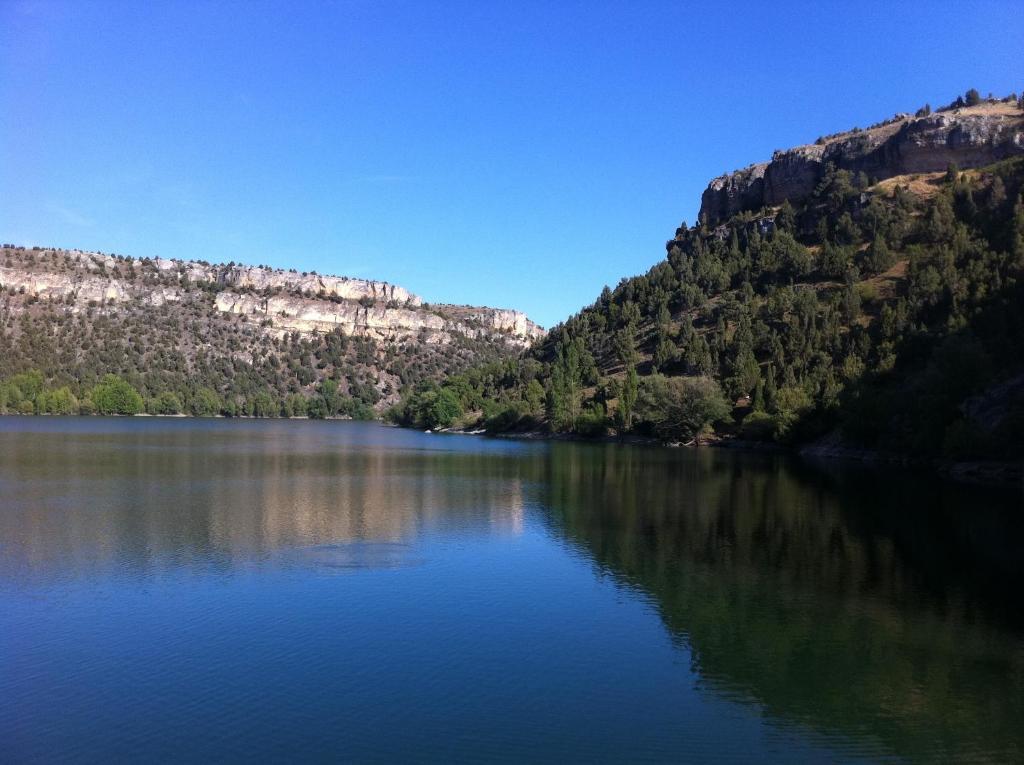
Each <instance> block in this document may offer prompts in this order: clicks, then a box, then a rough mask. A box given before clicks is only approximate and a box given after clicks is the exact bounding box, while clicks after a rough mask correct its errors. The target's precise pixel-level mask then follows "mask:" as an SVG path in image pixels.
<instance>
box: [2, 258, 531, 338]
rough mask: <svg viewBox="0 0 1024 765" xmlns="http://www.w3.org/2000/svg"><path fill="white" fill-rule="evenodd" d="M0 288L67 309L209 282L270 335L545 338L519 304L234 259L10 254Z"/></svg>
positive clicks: (151, 300)
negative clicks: (455, 300)
mask: <svg viewBox="0 0 1024 765" xmlns="http://www.w3.org/2000/svg"><path fill="white" fill-rule="evenodd" d="M12 252H20V253H21V254H22V255H26V256H27V255H28V253H29V251H25V250H12ZM55 255H56V258H55ZM29 260H30V261H31V262H29ZM55 264H59V266H58V265H55ZM126 264H127V265H126ZM126 270H127V271H128V272H129V274H130V275H127V276H126V274H125V271H126ZM131 274H133V275H134V276H132V275H131ZM0 286H2V287H4V288H6V289H9V290H14V291H23V292H24V293H25V294H28V295H31V296H34V297H36V298H38V299H40V300H50V301H60V302H62V303H65V304H67V305H69V306H71V307H72V308H73V309H80V308H82V307H85V306H87V305H89V304H90V303H91V304H94V305H95V304H105V305H109V304H111V303H113V304H115V305H116V304H118V303H124V302H129V301H140V302H142V303H145V304H148V305H163V304H164V303H168V302H176V301H180V300H182V299H184V298H185V297H186V296H187V294H188V293H189V291H191V290H197V289H200V288H204V289H211V290H213V291H215V297H214V305H215V306H216V308H217V309H218V310H220V311H223V312H225V313H232V314H238V315H241V316H244V317H246V318H247V319H249V320H252V321H255V322H258V323H260V324H261V325H262V326H263V327H265V328H266V329H268V330H269V331H272V332H275V333H278V334H279V333H282V332H299V333H301V334H309V333H312V332H323V331H330V330H332V329H338V328H340V329H342V330H344V331H345V332H346V334H350V335H365V336H369V337H373V338H374V339H377V340H385V339H401V338H405V337H411V336H417V337H418V338H419V339H420V340H422V341H423V342H427V343H432V344H444V343H448V342H452V341H453V337H454V335H456V334H461V335H464V336H467V337H473V338H477V339H487V338H488V337H491V336H495V337H496V339H497V336H500V339H501V341H502V342H503V343H507V344H509V345H513V346H518V347H526V346H528V345H529V344H530V343H531V342H532V341H533V340H535V339H537V338H539V337H543V336H544V330H543V329H542V328H541V327H539V326H538V325H536V324H534V323H533V322H532V321H530V320H529V318H527V317H526V315H525V314H524V313H522V312H521V311H514V310H509V309H500V308H486V307H475V306H456V305H446V304H441V305H432V306H426V305H425V304H424V302H423V300H422V299H421V298H420V297H419V296H418V295H414V294H412V293H411V292H409V291H408V290H405V289H403V288H402V287H399V286H397V285H394V284H388V283H387V282H378V281H369V280H364V279H349V278H346V277H337V276H320V275H318V274H313V273H306V274H301V273H298V272H295V271H282V270H275V269H269V268H262V267H254V266H236V265H233V264H232V265H227V266H217V265H209V264H206V263H201V262H197V261H178V260H163V259H157V260H135V259H128V260H127V261H126V260H125V259H119V258H116V257H114V256H112V255H104V254H101V253H94V252H82V251H78V250H38V251H35V252H34V253H32V256H31V258H30V259H29V258H27V257H18V258H17V260H16V261H12V262H11V264H10V265H0Z"/></svg>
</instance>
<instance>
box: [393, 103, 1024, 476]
mask: <svg viewBox="0 0 1024 765" xmlns="http://www.w3.org/2000/svg"><path fill="white" fill-rule="evenodd" d="M972 99H973V100H974V101H975V102H977V101H978V100H980V99H979V97H978V96H977V93H976V92H973V91H972V92H971V93H969V94H968V102H970V101H971V100H972ZM992 104H993V105H992V106H988V107H986V108H988V110H989V112H991V113H995V114H996V116H995V117H993V118H992V119H995V120H1003V122H1000V123H999V124H1000V130H1001V131H1002V132H1001V133H1000V135H1001V136H1002V137H1001V138H1000V139H999V140H1001V141H1003V140H1004V139H1005V138H1006V136H1007V135H1009V143H1003V144H1000V147H1001V148H1000V151H1004V150H1005V151H1008V152H1011V153H1012V152H1013V151H1016V152H1017V153H1018V154H1020V153H1022V152H1024V145H1022V144H1021V141H1020V136H1021V133H1020V132H1019V131H1020V121H1019V116H1018V117H1015V116H1013V115H1014V114H1016V115H1019V114H1020V112H1019V109H1020V106H1019V104H1018V102H1017V100H1016V97H1013V98H1012V99H1010V98H1008V99H1005V100H1004V101H1002V102H994V101H993V102H992ZM964 105H970V104H969V103H968V104H965V103H964V100H963V99H961V100H960V105H957V104H954V105H952V106H951V107H949V109H955V110H956V111H955V112H951V114H955V115H959V114H960V111H959V108H960V106H964ZM982 106H983V107H984V106H985V105H984V104H983V105H982ZM928 111H929V112H930V109H929V110H928ZM977 111H979V112H981V111H982V107H979V108H978V110H977ZM965 113H968V114H970V113H971V112H970V110H969V109H968V110H966V111H965ZM986 114H988V112H986ZM919 118H920V113H919ZM901 119H903V120H904V122H905V123H907V124H910V125H911V126H912V125H913V124H915V122H914V118H912V117H906V116H904V117H901ZM944 119H945V118H944ZM957 119H959V118H958V117H955V116H954V117H950V119H949V120H945V122H944V123H943V124H944V125H945V127H944V129H946V130H947V133H948V134H950V135H952V136H953V137H952V138H949V139H948V140H949V141H950V143H949V144H948V145H949V146H953V147H954V148H956V147H957V146H959V145H961V144H957V143H956V141H958V140H960V139H959V138H956V133H955V130H956V126H955V125H954V129H953V132H952V133H950V131H949V130H948V126H949V124H953V123H955V122H956V120H957ZM986 119H988V117H986ZM950 120H952V123H951V122H950ZM907 129H908V130H909V128H907ZM878 130H889V131H890V133H889V134H892V129H891V128H890V127H889V126H888V123H883V125H882V127H879V128H878ZM1007 130H1009V133H1007ZM1013 131H1017V132H1016V133H1014V132H1013ZM1014 136H1016V137H1014ZM820 140H821V141H822V142H824V141H825V140H826V139H820ZM830 140H831V139H830ZM851 140H853V139H851ZM865 140H866V139H865ZM984 140H987V139H986V138H984V137H983V138H982V139H980V140H979V143H978V144H977V145H976V146H972V147H971V153H969V154H968V153H965V154H964V155H963V156H965V157H968V159H970V160H971V161H976V162H979V163H980V162H984V161H985V159H986V155H985V153H984V151H982V150H979V148H978V147H979V146H980V147H981V149H983V148H984V145H985V144H984V143H983V142H984ZM862 143H863V142H862ZM858 145H861V144H858ZM1007 147H1008V148H1007ZM1014 147H1016V149H1015V148H1014ZM883 148H884V147H883ZM825 156H828V155H827V154H825ZM871 156H872V157H873V159H872V160H871V161H873V162H882V161H883V160H882V159H878V157H876V156H875V155H871ZM840 161H842V158H840ZM858 161H860V160H858ZM915 161H920V160H915ZM817 172H819V174H818V176H817V178H816V180H815V182H814V183H813V184H812V186H811V190H810V192H809V193H807V194H806V195H801V196H800V197H799V198H794V199H792V200H791V199H789V198H786V199H784V200H783V201H782V202H781V203H780V204H777V205H773V206H762V207H759V208H756V209H741V210H740V211H738V212H733V213H732V214H730V215H729V216H728V217H727V218H725V219H724V220H715V222H714V225H712V224H710V223H708V222H707V218H706V217H705V218H704V219H703V220H702V221H701V222H700V223H699V224H698V225H696V226H693V227H690V226H687V225H685V224H684V225H682V226H681V227H680V228H679V229H678V230H677V231H676V234H675V236H674V237H673V239H672V240H671V241H669V242H668V243H667V256H666V258H665V259H664V260H663V261H661V262H660V263H658V264H657V265H655V266H654V267H653V268H652V269H651V270H650V271H649V272H647V273H646V274H644V275H642V276H637V277H634V278H631V279H625V280H623V281H622V282H620V283H619V285H618V286H617V287H615V288H614V289H609V288H605V289H604V291H603V292H602V293H601V295H600V296H599V297H598V299H597V300H596V301H595V302H594V303H593V304H592V305H591V306H589V307H587V308H585V309H583V310H582V311H580V312H579V313H578V314H576V315H574V316H573V317H571V318H570V319H568V320H567V321H565V322H564V323H563V324H561V325H559V326H557V327H555V328H554V329H553V330H552V331H551V332H550V333H549V334H548V336H547V337H546V338H545V339H544V340H543V341H542V342H541V343H540V344H538V345H537V346H536V347H535V348H534V349H533V350H531V351H529V352H528V353H526V354H525V355H524V356H523V357H521V358H519V359H514V360H506V361H504V362H502V363H498V364H491V365H487V366H484V367H481V368H477V369H473V370H471V371H469V372H467V373H465V374H462V375H458V376H455V377H453V378H450V379H449V380H448V381H447V382H445V383H444V384H443V385H441V386H437V385H433V384H425V385H422V386H421V387H420V389H419V391H418V392H417V393H416V394H415V395H413V396H410V397H408V398H407V399H406V400H405V401H404V402H403V404H402V405H401V406H400V407H398V408H397V409H396V410H395V411H394V412H393V416H394V417H395V418H396V419H397V420H398V421H400V422H404V423H407V424H415V425H417V426H421V427H444V426H449V425H457V426H463V427H486V428H487V429H488V430H491V431H507V430H548V431H551V432H571V433H577V434H582V435H601V434H606V433H609V432H617V433H620V434H621V433H628V432H634V433H638V434H645V435H649V436H654V437H658V438H660V439H662V440H665V441H684V442H685V441H690V440H692V439H694V438H700V437H704V436H710V435H712V434H714V435H716V436H729V437H739V438H743V439H751V440H765V441H777V442H786V443H802V442H807V441H811V440H815V439H819V438H822V437H825V436H829V437H830V438H831V439H832V440H833V441H841V442H842V443H844V444H847V445H859V446H865V447H871V448H875V449H880V450H884V451H892V452H898V453H903V454H915V455H922V456H927V457H951V458H965V457H982V458H984V457H996V458H1005V457H1008V456H1011V455H1022V454H1024V198H1022V189H1024V158H1022V157H1019V156H1018V157H1016V158H1010V159H1005V160H1002V161H998V162H995V163H992V164H986V165H983V166H978V167H972V168H970V169H964V168H957V167H956V166H954V165H950V166H949V167H948V168H947V169H946V170H945V171H939V172H922V173H912V174H902V175H899V174H897V175H893V174H892V173H883V175H884V176H889V177H886V178H885V179H884V180H881V181H880V180H879V179H878V178H877V177H871V176H870V175H868V174H867V173H866V172H863V171H860V172H853V171H851V170H848V169H845V168H843V167H839V166H837V165H836V164H835V163H832V162H826V163H824V164H822V166H821V167H820V171H817ZM716 193H717V192H716ZM717 198H718V197H716V199H717ZM716 204H718V207H717V208H716V209H718V210H721V209H723V204H719V203H716Z"/></svg>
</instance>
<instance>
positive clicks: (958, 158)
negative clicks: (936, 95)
mask: <svg viewBox="0 0 1024 765" xmlns="http://www.w3.org/2000/svg"><path fill="white" fill-rule="evenodd" d="M1022 154H1024V112H1021V111H1020V110H1019V109H1018V108H1017V107H1016V106H1015V105H1013V104H1010V103H1002V102H1000V103H984V104H980V105H978V106H974V107H968V108H963V109H956V110H950V111H943V112H937V113H935V114H931V115H929V116H927V117H913V116H911V115H909V114H898V115H896V116H895V117H894V118H893V119H891V120H888V121H887V122H885V123H883V124H880V125H877V126H875V127H872V128H869V129H867V130H857V131H853V132H849V133H843V134H840V135H837V136H832V137H830V138H828V139H825V140H824V141H823V142H821V143H817V144H813V145H809V146H800V147H797V148H795V149H789V150H788V151H779V152H776V153H775V155H774V156H773V157H772V159H771V161H770V162H763V163H760V164H756V165H751V166H750V167H747V168H744V169H743V170H738V171H736V172H734V173H729V174H727V175H723V176H720V177H718V178H715V179H714V180H713V181H711V183H710V184H709V185H708V187H707V189H706V190H705V191H704V194H703V195H702V197H701V207H700V218H701V219H702V220H705V221H706V222H707V223H709V224H711V225H714V224H717V223H720V222H722V221H723V220H726V219H727V218H729V216H731V215H733V214H735V213H738V212H742V211H744V210H757V209H760V208H762V207H771V206H774V205H779V204H782V202H783V201H785V200H787V199H789V200H791V201H798V200H800V199H803V198H805V197H807V196H808V195H809V194H810V193H811V192H812V191H813V190H814V187H815V185H816V184H817V183H818V181H819V180H820V178H821V176H822V174H823V173H824V170H825V166H826V165H827V164H828V163H833V164H834V165H835V166H836V167H838V168H842V169H845V170H849V171H851V172H854V173H859V172H864V173H866V174H867V175H868V176H871V177H874V178H877V179H878V180H885V179H886V178H892V177H894V176H899V175H907V174H911V173H931V172H939V171H942V170H945V169H946V168H947V167H948V166H949V165H950V164H951V163H954V164H956V165H958V166H959V167H960V168H962V169H963V168H971V167H981V166H983V165H987V164H991V163H993V162H997V161H999V160H1002V159H1007V158H1009V157H1013V156H1018V155H1022Z"/></svg>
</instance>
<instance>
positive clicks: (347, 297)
mask: <svg viewBox="0 0 1024 765" xmlns="http://www.w3.org/2000/svg"><path fill="white" fill-rule="evenodd" d="M539 334H542V331H541V330H540V328H539V327H537V326H536V325H534V324H533V323H532V322H530V321H529V320H528V319H526V317H525V316H524V315H523V314H521V313H519V312H517V311H507V310H499V309H491V308H476V307H471V306H455V305H427V304H425V303H423V301H422V300H420V298H418V297H417V296H415V295H412V294H411V293H409V292H407V291H405V290H403V289H402V288H400V287H396V286H394V285H389V284H385V283H382V282H371V281H365V280H359V279H346V278H343V277H327V276H320V275H317V274H315V273H299V272H296V271H281V270H275V269H270V268H263V267H248V266H239V265H236V264H234V263H231V264H226V265H211V264H209V263H206V262H203V261H183V260H160V259H149V258H143V259H136V258H129V257H124V256H115V255H109V254H102V253H89V252H81V251H77V250H59V249H47V248H31V249H26V248H21V247H14V246H4V247H3V248H2V249H0V413H23V414H32V413H35V414H76V413H86V414H91V413H94V412H96V413H101V414H135V413H140V412H149V413H152V414H178V413H182V414H193V415H202V416H209V415H217V414H224V415H227V416H234V415H252V416H261V417H273V416H304V415H307V414H308V415H310V416H314V417H326V416H334V415H348V416H353V417H373V416H376V413H377V412H379V411H380V410H381V409H383V408H384V407H386V406H388V405H390V404H392V403H394V402H395V401H397V400H398V399H399V396H400V394H401V392H402V391H403V390H411V389H412V387H413V386H415V385H416V384H417V383H420V382H422V381H429V380H439V379H442V378H444V377H445V376H447V375H451V374H453V373H456V372H459V371H462V370H464V369H466V368H468V367H471V366H474V365H478V364H481V363H483V362H486V361H491V360H499V359H502V358H507V357H511V356H513V355H515V354H516V353H517V352H518V351H520V350H521V349H522V348H523V347H525V346H526V345H528V344H529V343H530V341H531V339H532V338H533V337H536V336H538V335H539Z"/></svg>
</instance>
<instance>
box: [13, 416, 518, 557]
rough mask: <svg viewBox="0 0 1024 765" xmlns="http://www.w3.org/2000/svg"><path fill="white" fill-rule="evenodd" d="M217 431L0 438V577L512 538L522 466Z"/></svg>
mask: <svg viewBox="0 0 1024 765" xmlns="http://www.w3.org/2000/svg"><path fill="white" fill-rule="evenodd" d="M63 422H65V423H67V422H70V423H72V424H75V423H77V422H78V421H76V420H70V421H68V420H64V421H63ZM147 425H148V423H147ZM231 425H233V426H234V427H231V426H230V425H229V426H224V425H222V426H221V427H220V428H211V427H209V426H207V427H200V428H195V427H189V426H188V423H173V424H170V425H168V426H165V427H164V428H152V427H148V428H147V427H144V426H143V427H138V426H135V427H133V426H132V425H130V424H126V423H124V422H121V421H112V422H111V423H110V427H111V428H112V429H113V432H108V433H102V434H100V435H97V434H96V433H95V432H91V431H88V430H86V431H84V432H82V433H72V434H68V433H63V432H58V431H53V432H47V431H43V432H38V431H37V432H24V431H15V432H9V433H6V434H3V437H4V446H5V448H4V449H3V450H2V451H0V491H2V492H3V497H4V499H3V512H2V513H0V539H2V540H4V542H5V555H4V556H3V558H2V563H3V565H4V566H15V567H19V568H21V569H22V570H23V571H25V572H28V573H35V574H40V575H44V576H45V575H53V574H54V573H55V572H56V573H60V574H62V575H72V574H74V573H76V572H77V574H79V575H87V574H89V573H91V572H93V571H95V570H96V569H103V568H109V569H113V568H122V569H123V568H129V569H132V570H134V571H136V572H137V573H138V572H144V571H147V570H159V569H161V568H165V567H172V568H173V567H181V566H186V565H192V566H203V565H217V566H225V567H230V565H231V564H232V562H234V561H240V560H249V559H251V558H252V557H253V556H258V555H269V554H271V553H272V552H274V551H275V550H278V549H281V548H291V547H295V546H300V545H316V544H320V543H325V542H326V543H337V542H339V541H345V540H392V541H400V540H403V539H408V538H410V537H413V536H415V535H417V534H419V533H421V532H423V531H425V530H432V531H443V530H445V529H448V530H457V531H458V532H459V533H464V534H475V533H481V532H482V531H485V532H487V533H512V534H515V533H519V532H521V531H522V526H523V512H524V498H523V481H524V478H523V475H522V470H521V468H522V465H521V464H520V463H519V462H517V461H515V460H510V459H509V458H508V455H507V454H504V453H503V452H501V451H494V452H488V451H486V450H485V451H476V450H471V449H460V450H451V449H436V450H426V449H423V448H422V443H416V442H407V443H404V445H403V441H408V439H409V437H410V436H413V437H415V436H417V435H419V434H408V433H405V432H401V431H386V432H388V434H389V436H390V439H389V440H386V441H384V442H381V441H380V440H379V439H380V433H379V432H378V431H380V430H381V429H380V428H379V427H377V426H363V425H356V424H352V425H349V426H348V429H347V430H339V429H338V428H337V426H336V427H335V428H333V429H331V425H332V423H247V422H243V423H232V424H231ZM374 437H376V439H377V441H376V442H375V441H374ZM367 440H368V441H369V443H365V442H366V441H367ZM452 444H453V442H452V440H451V439H448V440H447V444H443V446H447V447H450V446H452ZM467 444H468V441H467Z"/></svg>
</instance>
